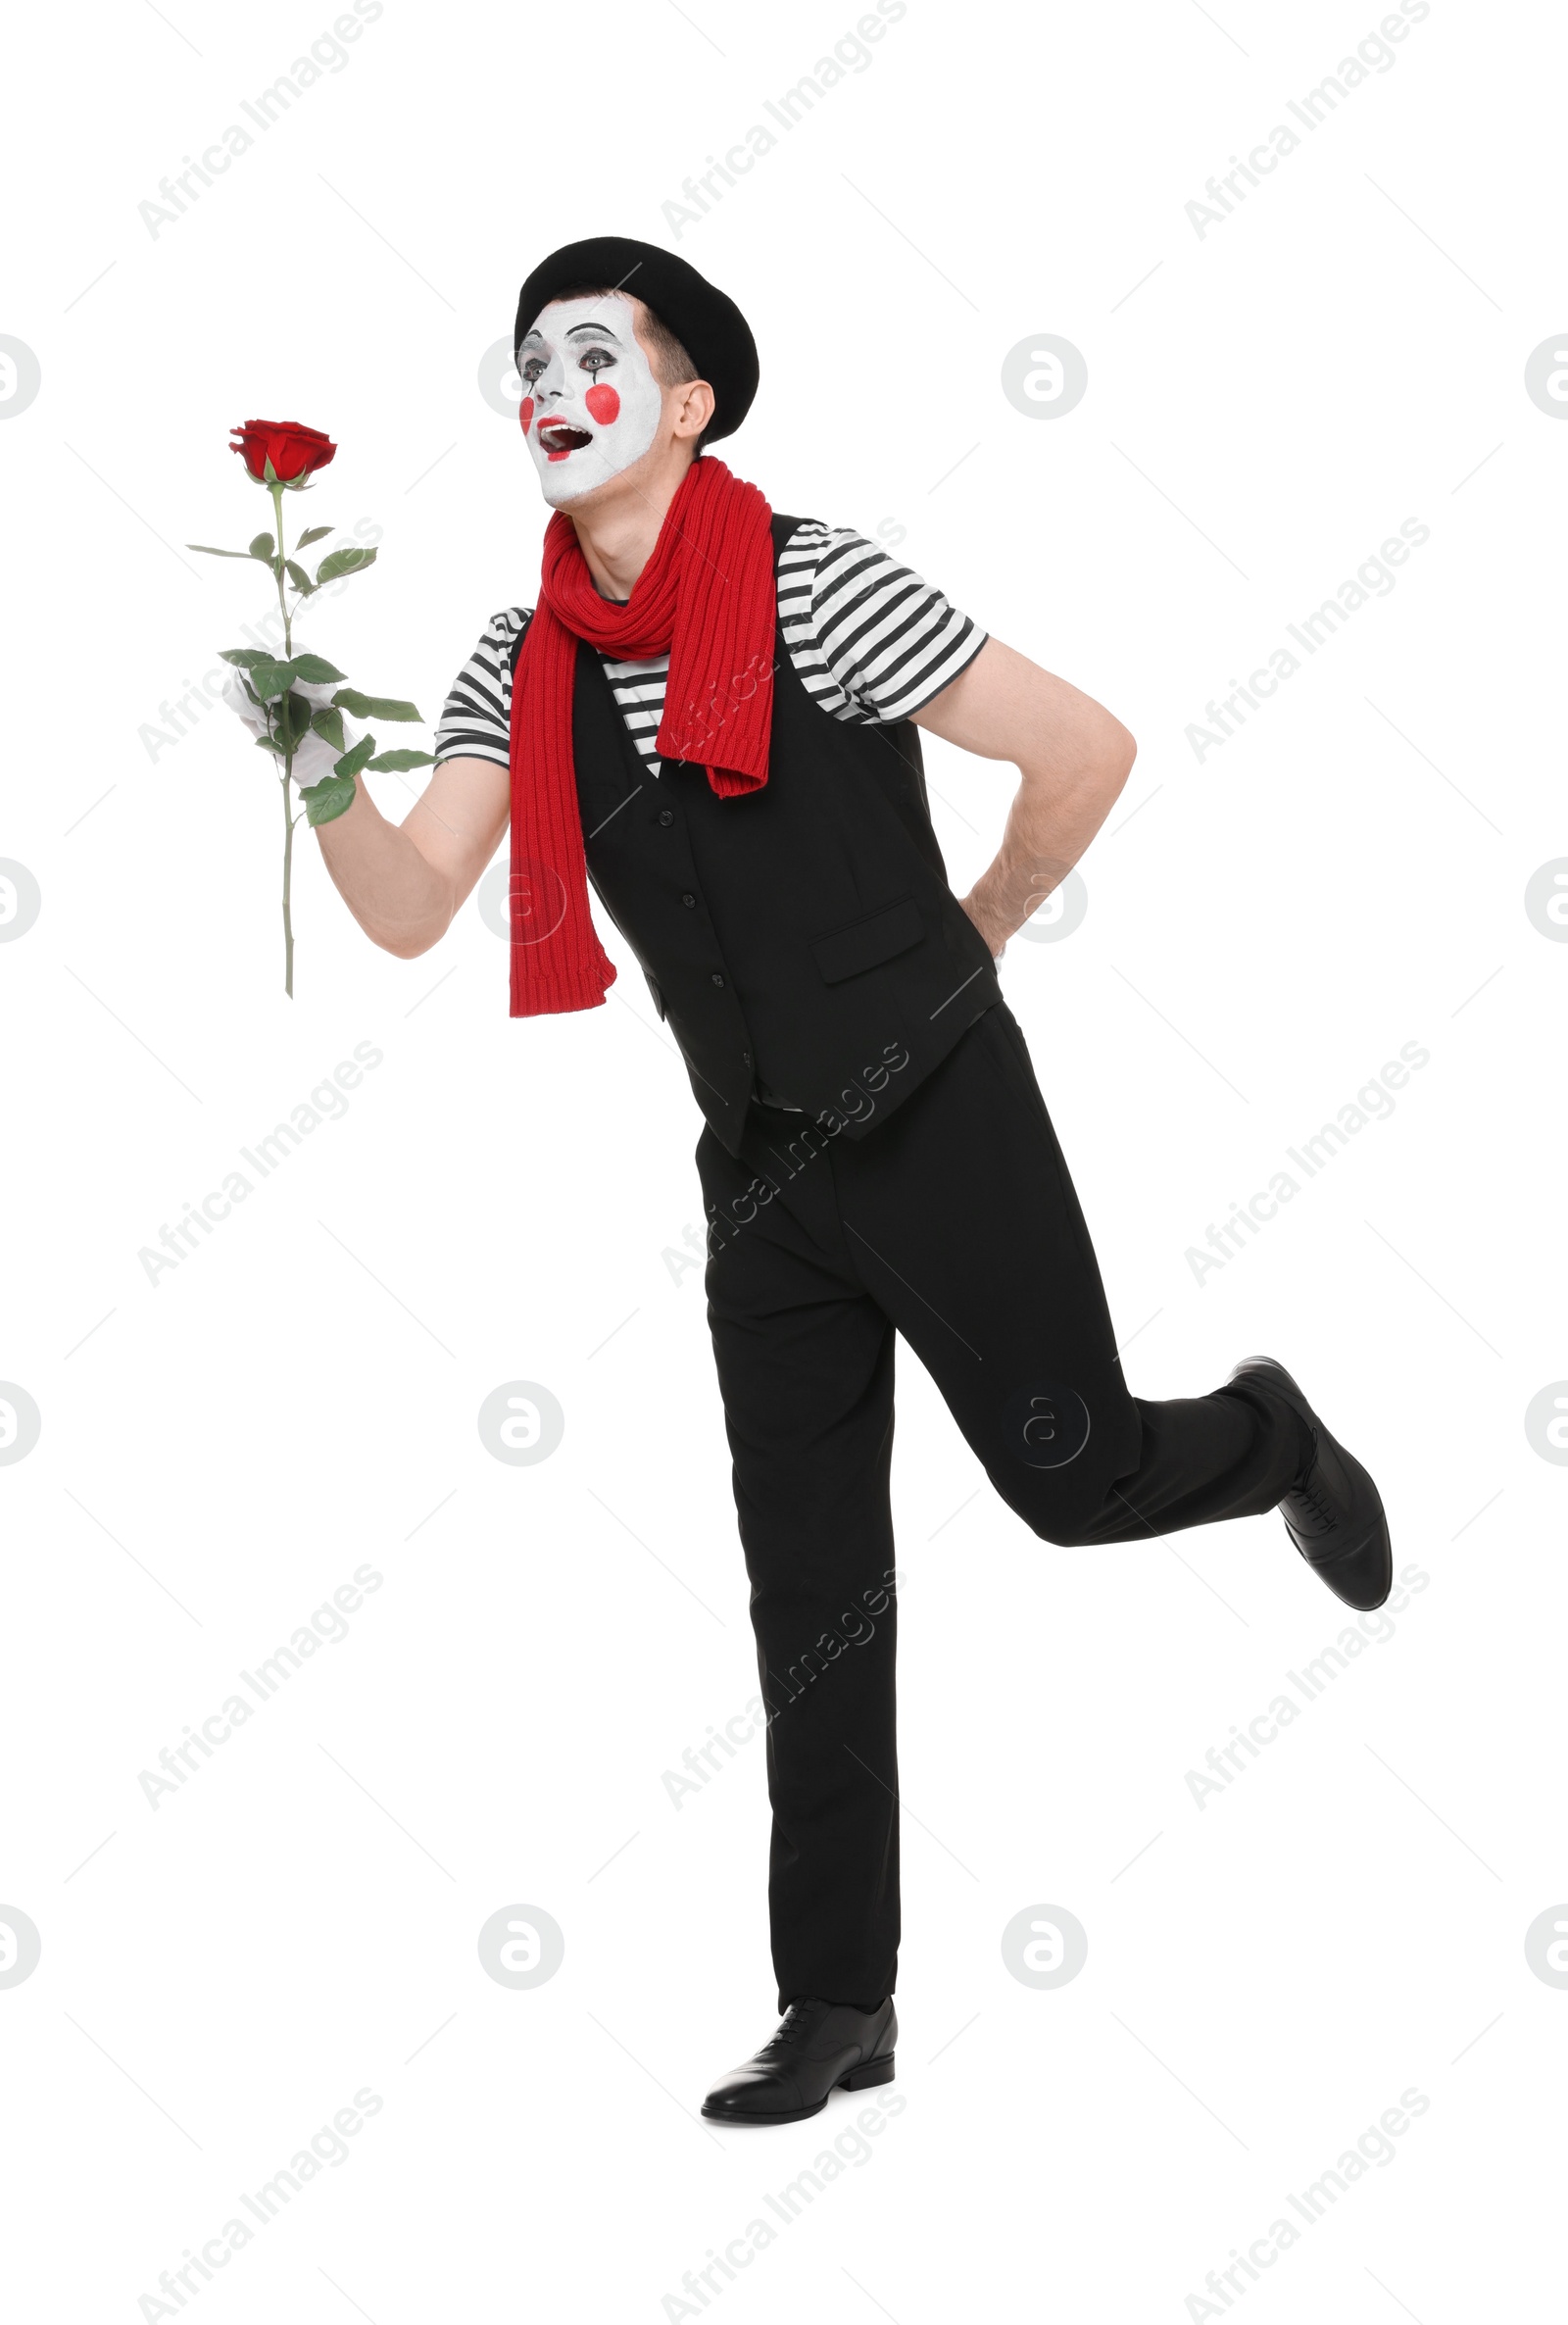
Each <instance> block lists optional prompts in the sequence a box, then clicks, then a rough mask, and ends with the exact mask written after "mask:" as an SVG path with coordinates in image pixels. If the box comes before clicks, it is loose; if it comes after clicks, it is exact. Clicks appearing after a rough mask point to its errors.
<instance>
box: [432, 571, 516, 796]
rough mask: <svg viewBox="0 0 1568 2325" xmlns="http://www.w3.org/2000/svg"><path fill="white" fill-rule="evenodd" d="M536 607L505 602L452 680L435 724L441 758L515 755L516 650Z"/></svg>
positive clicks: (500, 759) (506, 760)
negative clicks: (513, 742) (514, 688)
mask: <svg viewBox="0 0 1568 2325" xmlns="http://www.w3.org/2000/svg"><path fill="white" fill-rule="evenodd" d="M531 613H532V608H531V607H528V606H506V607H504V608H503V609H502V611H501V612H500V613H499V614H497V615H494V616H493V617H492V618H491V619H490V620H489V621H488V622H487V623H486V624H485V627H484V632H483V634H482V636H481V637H480V639H479V643H478V645H477V646H475V648H474V650H473V652H472V653H471V654H470V655H469V657H468V659H467V661H466V663H465V664H464V666H463V668H462V669H461V670H460V671H459V672H458V674H457V677H456V678H455V679H454V680H453V684H452V691H451V693H450V694H449V695H448V696H447V699H446V708H445V709H444V710H443V711H442V713H441V717H440V721H439V723H438V724H437V726H436V730H435V756H436V758H437V759H438V760H439V759H489V760H493V761H494V762H495V763H496V765H497V766H499V767H506V766H508V765H509V764H510V762H511V758H512V650H513V648H514V646H515V644H516V642H517V640H518V638H519V637H521V635H522V633H523V631H524V630H525V629H526V628H527V626H528V620H529V617H530V615H531Z"/></svg>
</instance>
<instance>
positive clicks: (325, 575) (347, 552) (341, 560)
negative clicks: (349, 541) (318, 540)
mask: <svg viewBox="0 0 1568 2325" xmlns="http://www.w3.org/2000/svg"><path fill="white" fill-rule="evenodd" d="M374 563H375V551H374V550H373V549H334V550H333V552H332V554H331V556H330V557H323V558H322V560H321V562H320V564H319V566H318V567H317V569H316V578H317V580H318V582H321V581H336V580H337V579H338V578H339V577H340V576H341V575H342V574H344V573H359V572H363V571H364V569H365V568H366V567H367V566H371V565H374Z"/></svg>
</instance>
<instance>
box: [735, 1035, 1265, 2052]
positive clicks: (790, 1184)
mask: <svg viewBox="0 0 1568 2325" xmlns="http://www.w3.org/2000/svg"><path fill="white" fill-rule="evenodd" d="M697 1162H698V1168H699V1171H700V1174H701V1177H702V1182H703V1193H704V1198H705V1202H706V1206H707V1210H708V1214H709V1261H708V1271H707V1286H708V1303H709V1308H708V1312H709V1322H710V1325H711V1330H712V1336H713V1351H714V1357H715V1360H716V1362H717V1366H718V1379H719V1387H720V1390H721V1393H722V1396H723V1401H724V1414H725V1422H726V1427H727V1432H728V1436H729V1444H730V1450H731V1453H732V1455H733V1458H734V1483H735V1501H736V1507H737V1509H738V1511H739V1516H740V1531H741V1540H742V1544H743V1546H744V1549H745V1554H746V1564H747V1571H748V1573H749V1575H750V1578H751V1586H752V1596H751V1611H752V1622H753V1626H754V1628H755V1630H756V1634H757V1653H758V1666H759V1670H760V1678H761V1691H762V1696H763V1700H764V1702H765V1704H766V1706H767V1710H768V1730H767V1776H768V1795H769V1799H770V1801H771V1804H772V1809H773V1841H772V1852H771V1859H770V1873H769V1889H768V1898H769V1909H770V1916H771V1929H772V1947H773V1966H774V1971H775V1974H776V1976H777V1980H778V1989H779V2006H780V2008H783V2007H784V2006H785V2005H786V2004H787V2003H789V2001H790V2000H791V1999H792V1998H793V1997H794V1996H796V1995H801V1994H810V1995H820V1996H822V1997H824V1998H825V1999H827V2000H828V2001H831V2002H848V2003H860V2004H862V2005H864V2006H866V2007H869V2006H870V2004H871V2003H875V2002H878V2001H880V2000H881V1998H882V1997H883V1996H884V1995H887V1994H891V1993H892V1991H893V1987H894V1980H895V1972H896V1964H897V1956H898V1943H899V1825H898V1759H897V1744H896V1735H895V1696H894V1660H895V1646H896V1630H897V1624H896V1601H895V1596H894V1591H893V1563H894V1551H893V1524H892V1514H891V1509H890V1505H889V1495H888V1483H889V1465H890V1460H891V1456H892V1451H893V1344H894V1334H895V1332H901V1333H902V1334H903V1335H904V1338H905V1339H906V1340H907V1343H908V1345H909V1347H910V1348H911V1349H912V1350H913V1351H914V1353H915V1355H916V1356H917V1357H918V1358H919V1359H920V1361H921V1362H922V1363H923V1364H924V1365H925V1367H926V1369H927V1371H928V1372H929V1373H930V1374H931V1376H932V1378H933V1380H934V1381H935V1382H936V1384H937V1386H938V1388H939V1389H940V1390H941V1392H942V1395H943V1397H944V1399H945V1400H946V1402H947V1405H948V1408H949V1410H951V1412H952V1413H953V1416H954V1418H955V1420H956V1422H957V1424H958V1426H959V1428H960V1429H961V1430H962V1431H963V1434H964V1436H965V1437H966V1438H967V1440H968V1442H969V1444H970V1446H971V1447H972V1448H973V1450H974V1452H975V1453H976V1454H977V1455H978V1457H979V1459H981V1461H982V1462H983V1463H984V1464H985V1468H986V1472H987V1474H988V1476H989V1477H990V1480H991V1482H992V1484H993V1485H994V1486H995V1487H996V1489H997V1492H998V1493H999V1494H1000V1495H1001V1496H1002V1498H1003V1500H1004V1501H1005V1502H1006V1503H1007V1504H1008V1505H1009V1506H1010V1507H1011V1508H1012V1509H1015V1510H1016V1511H1017V1513H1018V1515H1019V1516H1020V1517H1021V1518H1022V1519H1023V1520H1024V1522H1025V1523H1026V1524H1027V1525H1029V1526H1030V1527H1032V1528H1033V1530H1034V1532H1035V1533H1036V1534H1038V1535H1041V1536H1043V1537H1044V1538H1045V1540H1047V1541H1048V1542H1055V1543H1068V1544H1083V1543H1099V1542H1127V1541H1143V1540H1146V1539H1147V1538H1148V1537H1149V1536H1151V1535H1154V1534H1167V1533H1172V1532H1174V1531H1176V1530H1177V1529H1178V1528H1180V1527H1183V1526H1196V1525H1204V1524H1207V1523H1209V1522H1211V1521H1212V1520H1214V1519H1217V1518H1227V1517H1246V1516H1250V1515H1253V1514H1254V1513H1256V1512H1258V1511H1260V1510H1265V1509H1272V1508H1273V1507H1274V1505H1275V1504H1276V1503H1277V1502H1278V1501H1279V1500H1280V1497H1281V1496H1282V1495H1283V1494H1284V1492H1285V1491H1286V1488H1287V1487H1288V1486H1289V1485H1290V1483H1291V1482H1292V1479H1293V1478H1294V1477H1295V1475H1296V1474H1297V1472H1298V1470H1299V1466H1300V1463H1301V1459H1302V1454H1303V1451H1304V1450H1305V1449H1304V1447H1303V1445H1302V1442H1301V1436H1300V1432H1299V1427H1298V1424H1297V1422H1296V1420H1295V1418H1294V1416H1293V1415H1292V1414H1291V1412H1290V1411H1289V1410H1288V1409H1287V1408H1285V1407H1284V1406H1282V1405H1278V1404H1276V1403H1275V1402H1274V1401H1273V1400H1272V1399H1270V1398H1269V1397H1268V1396H1267V1395H1266V1394H1264V1393H1261V1392H1256V1391H1251V1390H1242V1389H1232V1388H1222V1389H1219V1390H1217V1391H1216V1392H1215V1393H1214V1394H1213V1395H1212V1396H1208V1397H1194V1398H1181V1399H1174V1400H1171V1401H1169V1402H1166V1403H1160V1404H1153V1403H1150V1402H1147V1401H1146V1400H1143V1399H1139V1398H1134V1397H1132V1396H1130V1395H1129V1394H1128V1391H1127V1388H1126V1386H1125V1383H1124V1382H1123V1379H1122V1374H1121V1367H1120V1364H1119V1362H1118V1360H1117V1358H1116V1350H1115V1340H1114V1336H1113V1334H1112V1331H1111V1323H1110V1316H1109V1313H1108V1311H1107V1310H1106V1306H1105V1296H1104V1290H1103V1286H1102V1283H1101V1279H1100V1270H1099V1267H1098V1266H1097V1264H1096V1261H1095V1255H1094V1250H1093V1248H1092V1246H1091V1244H1090V1240H1089V1234H1088V1230H1087V1228H1086V1227H1085V1224H1084V1219H1083V1214H1082V1212H1080V1210H1079V1208H1078V1201H1077V1198H1076V1196H1075V1195H1074V1193H1073V1189H1072V1182H1071V1180H1070V1179H1069V1178H1068V1175H1067V1169H1066V1165H1065V1163H1063V1161H1062V1158H1061V1153H1060V1150H1059V1149H1058V1147H1057V1144H1056V1139H1055V1134H1054V1131H1053V1129H1052V1126H1051V1120H1050V1117H1049V1115H1048V1114H1047V1112H1046V1107H1045V1101H1044V1100H1043V1099H1042V1097H1041V1095H1040V1090H1039V1087H1038V1085H1037V1083H1036V1081H1035V1077H1034V1072H1033V1069H1032V1067H1031V1065H1030V1063H1029V1053H1028V1051H1027V1049H1026V1047H1025V1045H1024V1039H1023V1035H1022V1033H1021V1031H1020V1030H1019V1027H1018V1023H1017V1020H1016V1019H1015V1018H1014V1016H1013V1014H1012V1013H1011V1011H1010V1010H1008V1008H1007V1007H1006V1005H1005V1003H1002V1004H997V1005H993V1007H991V1008H990V1009H988V1010H986V1011H985V1012H984V1014H982V1015H981V1016H979V1017H978V1018H977V1019H976V1021H975V1023H974V1024H973V1025H972V1026H970V1028H969V1029H968V1031H967V1032H966V1033H965V1034H964V1035H963V1037H962V1039H961V1040H960V1041H959V1042H958V1044H957V1045H956V1048H955V1049H954V1050H953V1051H952V1052H950V1054H949V1056H948V1057H947V1058H946V1059H945V1060H944V1061H943V1063H942V1064H941V1065H939V1066H938V1067H937V1068H936V1070H935V1071H934V1072H933V1073H932V1074H930V1075H929V1076H928V1077H927V1079H926V1081H925V1082H924V1083H923V1085H922V1086H921V1087H920V1088H919V1089H917V1090H915V1091H914V1092H912V1093H911V1094H910V1095H909V1096H908V1097H907V1099H906V1100H905V1101H904V1103H903V1104H902V1106H900V1107H899V1108H897V1109H896V1110H895V1111H894V1112H893V1113H891V1114H890V1115H889V1117H888V1119H887V1120H886V1121H885V1122H882V1123H876V1122H874V1121H873V1124H872V1127H871V1128H870V1129H869V1130H868V1131H867V1132H866V1134H865V1135H864V1136H863V1137H862V1138H859V1139H857V1140H851V1139H848V1138H846V1137H844V1136H843V1135H842V1134H841V1135H840V1136H838V1137H836V1138H832V1137H828V1136H827V1134H826V1133H825V1132H824V1131H822V1130H820V1129H817V1128H815V1127H814V1126H811V1125H809V1124H808V1119H807V1117H806V1116H805V1115H802V1114H795V1113H786V1112H783V1111H781V1110H778V1109H776V1108H772V1107H761V1106H754V1107H753V1109H752V1112H751V1120H750V1122H749V1125H748V1134H747V1137H746V1141H745V1145H744V1151H743V1152H742V1154H741V1155H740V1156H739V1157H735V1156H732V1155H729V1154H727V1153H726V1152H725V1150H724V1149H723V1148H722V1147H721V1146H720V1145H719V1143H718V1141H717V1140H716V1139H715V1138H714V1137H713V1135H712V1132H711V1130H706V1129H705V1131H704V1132H703V1135H702V1138H701V1140H700V1141H699V1144H698V1149H697Z"/></svg>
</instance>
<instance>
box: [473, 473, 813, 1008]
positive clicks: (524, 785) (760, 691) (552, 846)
mask: <svg viewBox="0 0 1568 2325" xmlns="http://www.w3.org/2000/svg"><path fill="white" fill-rule="evenodd" d="M771 522H772V512H771V510H770V509H769V508H768V505H767V503H766V501H765V500H764V499H763V498H762V495H761V494H760V492H759V491H758V489H757V487H756V485H755V484H744V483H742V481H741V479H740V478H739V477H738V476H733V475H731V473H730V471H729V470H728V469H726V468H725V466H724V464H723V462H722V461H717V460H712V459H709V458H703V459H699V460H695V461H693V463H692V465H691V467H690V468H689V469H688V470H687V471H686V474H685V475H684V476H683V477H682V479H681V482H680V486H679V489H678V490H677V492H676V494H675V497H674V499H673V500H672V501H671V502H670V504H669V507H668V509H667V510H666V511H665V514H664V521H663V523H662V525H661V526H660V529H659V539H658V540H657V541H656V542H655V544H654V552H653V555H652V556H651V557H650V558H649V560H648V563H647V565H646V566H644V568H643V569H642V571H641V572H640V573H639V574H638V576H637V580H636V582H635V584H634V586H633V588H632V593H631V596H630V598H629V600H628V601H627V603H626V604H625V605H623V606H617V605H614V604H612V603H611V601H610V600H609V599H607V598H602V597H601V596H600V595H599V592H598V590H597V589H596V588H595V587H594V582H593V576H592V574H591V573H590V572H589V570H588V566H587V562H586V560H585V559H584V557H583V554H582V550H581V548H580V547H579V546H578V542H577V533H576V528H575V526H574V525H573V524H572V521H571V519H570V518H569V517H567V516H566V515H564V512H563V511H561V510H559V509H558V510H557V512H556V514H555V515H554V516H553V517H552V518H551V519H550V523H549V525H548V527H547V528H546V531H545V547H544V566H543V571H542V574H541V580H540V591H539V604H538V607H537V609H536V610H535V613H534V617H533V619H532V620H531V621H530V622H529V624H528V629H527V633H526V635H525V637H524V638H523V642H522V650H521V652H520V653H519V654H518V656H517V667H516V669H515V673H514V675H513V681H512V1014H513V1015H514V1016H515V1017H532V1016H539V1015H542V1014H546V1013H549V1012H552V1011H558V1010H586V1009H598V1008H599V1007H600V1006H601V1005H602V1003H603V1001H604V998H605V992H606V989H607V987H609V986H610V985H612V984H613V982H614V978H615V970H614V966H613V963H612V962H611V961H610V960H609V959H608V958H607V957H606V954H605V951H604V948H603V946H602V945H601V944H600V942H599V938H598V935H597V933H596V931H595V928H594V924H593V919H592V917H591V915H590V913H589V910H588V877H587V866H586V863H585V859H584V856H583V838H582V818H581V816H580V815H579V814H578V810H577V781H576V770H575V767H574V765H573V760H572V745H571V711H572V695H573V690H574V686H575V680H576V668H577V640H578V639H579V638H585V639H586V640H587V642H588V643H589V645H590V646H593V647H596V648H598V649H599V650H600V651H601V652H603V653H606V654H609V655H611V656H613V658H614V659H615V660H617V661H623V662H643V661H646V660H648V659H649V658H650V657H651V656H654V655H657V654H663V653H667V654H668V655H669V678H668V681H667V683H666V686H665V690H664V715H663V717H662V719H661V721H660V727H659V734H658V737H657V741H656V748H657V749H658V751H659V754H660V756H661V758H662V759H666V760H676V759H685V760H693V761H696V762H698V763H699V764H700V765H702V766H703V767H706V768H707V771H708V780H709V782H710V783H711V785H712V787H713V789H714V790H715V791H716V792H717V793H718V795H719V797H720V798H721V799H728V798H732V797H734V796H735V795H736V794H738V793H742V792H747V791H755V790H756V789H758V788H759V786H760V785H761V784H763V783H765V782H766V781H767V741H768V728H769V723H770V720H771V717H772V707H773V639H774V621H775V609H776V598H775V591H774V581H773V544H772V533H771Z"/></svg>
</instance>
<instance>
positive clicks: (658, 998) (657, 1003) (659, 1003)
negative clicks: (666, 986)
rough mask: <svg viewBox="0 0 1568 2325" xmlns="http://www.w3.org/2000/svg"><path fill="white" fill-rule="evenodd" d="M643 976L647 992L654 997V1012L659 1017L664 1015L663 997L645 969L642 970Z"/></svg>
mask: <svg viewBox="0 0 1568 2325" xmlns="http://www.w3.org/2000/svg"><path fill="white" fill-rule="evenodd" d="M643 976H644V978H645V979H646V980H647V985H648V990H649V992H650V993H651V994H652V995H653V997H654V1007H655V1009H656V1010H658V1012H659V1014H660V1015H661V1016H662V1015H663V1014H664V996H663V995H662V993H661V992H660V990H659V987H658V986H657V985H656V984H655V983H654V980H653V978H652V977H651V976H649V974H648V971H647V969H646V968H645V969H644V970H643Z"/></svg>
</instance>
